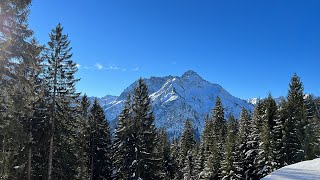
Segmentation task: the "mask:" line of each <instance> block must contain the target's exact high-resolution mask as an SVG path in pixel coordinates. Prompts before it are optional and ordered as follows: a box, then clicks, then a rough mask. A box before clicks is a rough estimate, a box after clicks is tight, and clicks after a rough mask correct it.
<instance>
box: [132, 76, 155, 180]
mask: <svg viewBox="0 0 320 180" xmlns="http://www.w3.org/2000/svg"><path fill="white" fill-rule="evenodd" d="M132 119H133V130H132V134H131V136H132V137H133V139H134V142H133V147H134V150H135V159H134V161H133V162H132V169H133V170H134V174H133V175H132V177H133V178H134V179H139V178H141V179H156V178H157V175H158V170H159V169H158V166H159V165H158V163H159V158H158V154H157V153H156V151H155V147H156V142H157V139H156V128H155V126H154V123H153V121H154V115H153V112H152V107H151V102H150V99H149V95H148V87H147V85H146V84H145V82H144V81H143V80H142V79H139V80H138V85H137V87H136V88H135V89H134V96H133V103H132Z"/></svg>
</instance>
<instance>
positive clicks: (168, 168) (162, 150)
mask: <svg viewBox="0 0 320 180" xmlns="http://www.w3.org/2000/svg"><path fill="white" fill-rule="evenodd" d="M157 136H158V138H157V139H158V140H159V142H158V145H157V151H158V152H159V155H160V163H159V164H160V174H159V175H160V177H161V179H173V178H174V175H175V171H177V168H176V167H175V164H174V162H173V161H174V160H173V157H171V148H170V141H169V138H168V135H167V133H166V132H165V130H164V129H160V131H159V132H158V133H157Z"/></svg>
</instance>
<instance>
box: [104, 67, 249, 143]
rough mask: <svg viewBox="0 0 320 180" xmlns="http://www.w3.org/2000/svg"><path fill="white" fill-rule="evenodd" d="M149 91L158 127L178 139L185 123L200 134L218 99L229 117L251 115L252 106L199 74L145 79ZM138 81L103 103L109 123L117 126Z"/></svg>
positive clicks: (189, 73)
mask: <svg viewBox="0 0 320 180" xmlns="http://www.w3.org/2000/svg"><path fill="white" fill-rule="evenodd" d="M144 81H145V82H146V84H147V85H148V88H149V96H150V98H151V101H152V105H153V111H154V115H155V117H156V119H155V125H156V126H157V127H163V128H165V129H166V130H167V132H168V133H169V135H170V136H171V137H173V136H176V137H177V136H179V135H180V134H181V132H182V129H183V125H184V122H185V121H186V120H187V119H190V120H192V121H193V125H194V127H195V129H196V131H197V132H196V133H198V134H200V132H201V131H202V128H203V126H204V118H205V116H206V114H207V113H210V112H211V111H212V109H213V108H214V103H215V100H216V98H217V96H219V97H220V98H221V101H222V104H223V106H224V108H225V112H226V116H227V115H229V114H233V115H235V117H239V115H240V112H241V109H242V107H244V108H246V109H248V110H250V111H252V110H253V105H252V104H249V103H247V102H246V101H244V100H241V99H239V98H236V97H234V96H232V95H231V94H230V93H228V92H227V91H226V90H224V89H223V88H222V87H221V86H220V85H218V84H212V83H210V82H208V81H206V80H204V79H202V78H201V77H200V76H199V75H198V74H197V73H196V72H194V71H187V72H185V73H184V74H183V75H182V76H181V77H178V76H166V77H151V78H148V79H144ZM136 85H137V81H136V82H134V83H132V84H131V85H130V86H129V87H127V88H126V89H125V90H124V91H123V92H122V93H121V95H120V96H119V97H113V98H116V99H115V100H113V101H110V102H108V101H105V102H106V103H101V104H102V106H103V108H104V110H105V113H106V116H107V119H108V120H109V121H111V122H112V124H113V125H115V122H116V118H117V116H118V115H119V113H120V112H121V110H122V108H123V105H124V101H125V100H126V97H127V95H128V93H132V92H133V90H134V88H135V87H136Z"/></svg>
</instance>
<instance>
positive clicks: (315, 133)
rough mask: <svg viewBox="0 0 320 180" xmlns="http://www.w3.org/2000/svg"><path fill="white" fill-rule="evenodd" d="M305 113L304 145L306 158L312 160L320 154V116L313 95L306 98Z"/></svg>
mask: <svg viewBox="0 0 320 180" xmlns="http://www.w3.org/2000/svg"><path fill="white" fill-rule="evenodd" d="M304 105H305V115H306V122H305V123H306V124H305V128H304V131H305V132H304V134H305V136H304V139H303V145H304V146H303V147H304V154H305V159H307V160H311V159H314V158H316V157H317V156H318V155H319V154H318V151H319V148H320V146H319V131H320V130H319V129H320V127H319V119H318V118H319V117H318V114H317V104H316V102H315V100H314V98H313V97H312V96H311V95H307V96H306V98H305V103H304Z"/></svg>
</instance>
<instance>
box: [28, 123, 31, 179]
mask: <svg viewBox="0 0 320 180" xmlns="http://www.w3.org/2000/svg"><path fill="white" fill-rule="evenodd" d="M30 127H31V122H30ZM31 144H32V134H31V129H30V130H29V149H28V180H31V160H32V159H31V156H32V145H31Z"/></svg>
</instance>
